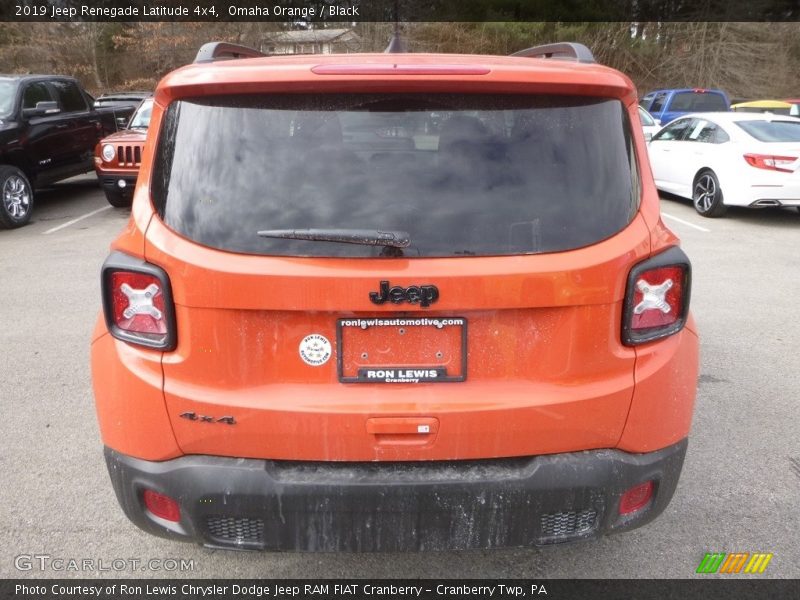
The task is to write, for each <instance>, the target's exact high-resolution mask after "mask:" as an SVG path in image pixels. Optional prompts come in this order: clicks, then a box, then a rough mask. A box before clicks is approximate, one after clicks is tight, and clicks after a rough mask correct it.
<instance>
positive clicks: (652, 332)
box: [622, 246, 692, 346]
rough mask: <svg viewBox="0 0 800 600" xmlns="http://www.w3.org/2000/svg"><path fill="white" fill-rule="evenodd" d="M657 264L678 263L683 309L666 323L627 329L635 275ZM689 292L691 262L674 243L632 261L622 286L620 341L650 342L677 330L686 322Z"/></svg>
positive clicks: (630, 343) (633, 342) (653, 267)
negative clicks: (634, 329)
mask: <svg viewBox="0 0 800 600" xmlns="http://www.w3.org/2000/svg"><path fill="white" fill-rule="evenodd" d="M661 267H681V268H682V269H683V289H684V290H685V291H684V296H683V311H682V313H681V315H680V318H679V319H678V320H677V321H675V322H674V323H672V324H670V325H666V326H663V327H652V328H649V329H647V330H644V331H642V332H636V331H633V330H632V329H631V326H630V324H631V314H632V312H633V296H634V292H635V290H634V287H635V285H636V279H637V278H638V277H639V275H641V273H643V272H644V271H649V270H651V269H658V268H661ZM691 292H692V264H691V263H690V262H689V257H688V256H686V253H685V252H684V251H683V250H681V249H680V247H678V246H672V247H670V248H668V249H667V250H665V251H664V252H661V253H660V254H656V255H655V256H652V257H650V258H648V259H646V260H643V261H642V262H640V263H638V264H636V265H634V267H633V268H632V269H631V270H630V273H628V283H627V287H626V289H625V303H624V305H623V309H622V343H623V344H625V345H626V346H637V345H639V344H644V343H646V342H652V341H655V340H660V339H662V338H665V337H668V336H670V335H673V334H676V333H678V332H679V331H680V330H681V329H683V327H684V325H686V319H687V318H688V316H689V303H690V299H691Z"/></svg>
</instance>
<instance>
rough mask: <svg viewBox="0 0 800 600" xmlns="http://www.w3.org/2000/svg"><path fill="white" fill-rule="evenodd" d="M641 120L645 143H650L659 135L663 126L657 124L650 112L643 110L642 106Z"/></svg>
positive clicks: (640, 109) (640, 111)
mask: <svg viewBox="0 0 800 600" xmlns="http://www.w3.org/2000/svg"><path fill="white" fill-rule="evenodd" d="M639 119H640V120H641V122H642V131H644V139H645V141H648V142H649V141H650V140H651V139H652V138H653V136H654V135H655V134H656V133H658V131H659V130H660V129H661V126H660V125H659V124H658V123H656V120H655V119H654V118H653V115H651V114H650V113H649V112H647V111H646V110H645V109H643V108H642V107H641V106H640V107H639Z"/></svg>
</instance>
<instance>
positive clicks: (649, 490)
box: [619, 480, 656, 515]
mask: <svg viewBox="0 0 800 600" xmlns="http://www.w3.org/2000/svg"><path fill="white" fill-rule="evenodd" d="M655 488H656V486H655V483H653V481H652V480H651V481H647V482H645V483H640V484H639V485H637V486H634V487H632V488H630V489H629V490H628V491H626V492H625V493H624V494H622V498H620V499H619V514H621V515H629V514H631V513H635V512H636V511H637V510H641V509H643V508H644V507H645V506H647V503H648V502H650V499H651V498H652V497H653V491H654V490H655Z"/></svg>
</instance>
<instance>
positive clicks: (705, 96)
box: [639, 88, 730, 125]
mask: <svg viewBox="0 0 800 600" xmlns="http://www.w3.org/2000/svg"><path fill="white" fill-rule="evenodd" d="M639 105H640V106H641V107H642V108H644V109H645V110H647V111H648V112H649V113H650V114H651V115H652V116H653V118H654V119H655V120H656V121H658V122H659V123H660V124H661V125H666V124H667V123H669V122H670V121H672V120H673V119H677V118H678V117H680V116H681V115H685V114H688V113H696V112H716V111H725V110H730V100H728V96H727V94H725V92H723V91H722V90H706V89H702V88H684V89H674V90H656V91H654V92H650V93H649V94H646V95H645V96H644V97H643V98H642V99H641V100H639Z"/></svg>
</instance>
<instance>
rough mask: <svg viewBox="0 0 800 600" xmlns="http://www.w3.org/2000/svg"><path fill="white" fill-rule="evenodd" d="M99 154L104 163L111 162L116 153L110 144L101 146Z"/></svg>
mask: <svg viewBox="0 0 800 600" xmlns="http://www.w3.org/2000/svg"><path fill="white" fill-rule="evenodd" d="M100 154H101V156H102V157H103V160H104V161H106V162H111V161H112V160H114V157H115V156H116V155H117V153H116V151H115V150H114V146H112V145H111V144H106V145H105V146H103V151H102V152H101V153H100Z"/></svg>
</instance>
